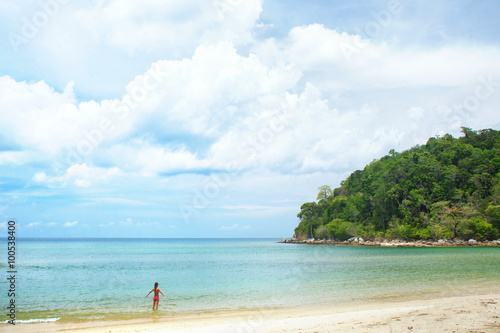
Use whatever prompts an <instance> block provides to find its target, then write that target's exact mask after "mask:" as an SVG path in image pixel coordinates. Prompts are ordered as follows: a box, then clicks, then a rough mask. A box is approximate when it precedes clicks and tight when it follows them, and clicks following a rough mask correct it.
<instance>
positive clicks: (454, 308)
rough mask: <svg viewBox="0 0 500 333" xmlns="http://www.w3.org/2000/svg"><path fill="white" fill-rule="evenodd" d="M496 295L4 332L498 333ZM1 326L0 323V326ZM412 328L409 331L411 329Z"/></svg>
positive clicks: (499, 302)
mask: <svg viewBox="0 0 500 333" xmlns="http://www.w3.org/2000/svg"><path fill="white" fill-rule="evenodd" d="M499 316H500V294H498V293H495V294H485V295H473V296H454V297H447V298H426V299H417V300H410V301H408V300H405V301H376V302H368V303H358V304H349V305H346V306H339V305H329V306H328V305H318V306H304V307H295V308H278V309H260V310H237V311H230V312H208V313H200V314H193V315H181V316H173V317H168V316H164V317H159V318H157V319H132V320H120V321H101V322H99V321H94V322H91V323H32V324H17V325H15V326H14V327H12V326H11V327H9V332H22V333H31V332H41V331H43V332H64V331H66V332H67V331H79V332H82V333H97V332H108V333H109V332H112V333H115V332H121V333H133V332H134V333H135V332H143V333H152V332H171V331H173V332H214V333H215V332H217V333H218V332H326V331H330V332H343V331H349V332H367V331H369V332H390V331H391V330H392V331H397V332H411V331H413V332H435V331H436V332H437V331H450V332H452V331H454V329H453V328H456V330H458V331H467V330H480V331H482V332H498V331H500V319H499ZM0 327H2V330H3V327H6V326H5V325H2V326H0ZM410 327H411V329H410Z"/></svg>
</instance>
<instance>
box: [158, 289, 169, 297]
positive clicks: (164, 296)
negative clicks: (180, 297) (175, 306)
mask: <svg viewBox="0 0 500 333" xmlns="http://www.w3.org/2000/svg"><path fill="white" fill-rule="evenodd" d="M158 291H159V292H161V294H162V295H163V297H165V294H164V293H163V292H162V291H161V290H160V289H158ZM165 299H167V298H166V297H165Z"/></svg>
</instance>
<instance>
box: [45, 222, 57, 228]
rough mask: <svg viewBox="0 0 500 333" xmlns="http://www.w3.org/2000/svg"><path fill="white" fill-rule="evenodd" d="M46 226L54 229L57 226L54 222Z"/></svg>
mask: <svg viewBox="0 0 500 333" xmlns="http://www.w3.org/2000/svg"><path fill="white" fill-rule="evenodd" d="M46 225H47V227H55V226H56V225H57V223H56V222H49V223H47V224H46Z"/></svg>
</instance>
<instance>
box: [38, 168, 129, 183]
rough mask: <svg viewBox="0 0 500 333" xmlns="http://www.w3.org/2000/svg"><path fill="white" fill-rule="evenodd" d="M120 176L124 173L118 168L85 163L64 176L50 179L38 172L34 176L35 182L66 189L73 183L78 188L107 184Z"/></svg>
mask: <svg viewBox="0 0 500 333" xmlns="http://www.w3.org/2000/svg"><path fill="white" fill-rule="evenodd" d="M120 175H122V172H121V171H120V169H118V168H117V167H112V168H108V169H106V168H99V167H89V166H87V165H86V164H85V163H83V164H75V165H73V166H71V167H69V168H68V169H67V170H66V172H65V173H64V174H63V175H62V176H55V177H50V176H47V175H46V174H45V172H43V171H40V172H37V173H36V174H35V175H34V176H33V180H34V181H35V182H37V183H42V184H46V185H47V186H50V187H57V186H62V187H64V186H67V185H68V184H71V183H72V184H74V185H76V186H78V187H88V186H90V185H92V183H93V182H100V183H105V182H107V181H109V180H110V179H113V178H115V177H118V176H120Z"/></svg>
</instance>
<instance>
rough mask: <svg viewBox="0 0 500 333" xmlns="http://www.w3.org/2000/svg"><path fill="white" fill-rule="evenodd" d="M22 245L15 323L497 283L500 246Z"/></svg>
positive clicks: (2, 287) (292, 304)
mask: <svg viewBox="0 0 500 333" xmlns="http://www.w3.org/2000/svg"><path fill="white" fill-rule="evenodd" d="M0 245H2V248H4V249H6V244H5V243H4V242H2V243H0ZM3 245H5V246H3ZM16 247H17V252H16V266H15V269H16V274H15V278H16V279H15V294H16V295H15V304H16V316H17V318H16V319H17V322H18V323H22V322H25V323H34V322H61V323H63V322H86V321H95V320H121V319H137V318H149V317H158V316H160V317H174V316H179V315H189V314H201V313H219V312H226V311H229V312H230V311H240V310H261V311H265V310H267V309H276V308H297V307H302V306H316V305H322V306H323V305H324V306H329V305H331V306H335V307H341V306H344V305H349V304H359V303H367V302H380V301H403V300H412V299H423V298H437V297H461V296H466V295H477V294H481V295H483V294H493V293H499V292H500V248H499V247H440V248H385V247H364V246H328V245H307V244H283V243H278V239H66V238H65V239H19V240H17V243H16ZM4 252H5V258H4V260H2V261H1V263H0V268H1V271H2V272H4V278H2V279H1V280H0V291H1V296H0V300H2V308H3V309H4V312H5V313H6V312H7V311H6V307H7V305H8V304H9V301H10V299H11V297H8V293H7V291H8V289H9V288H10V282H9V281H8V280H7V278H8V277H9V276H8V273H7V271H9V267H7V251H6V250H5V251H4ZM0 255H1V252H0ZM6 277H7V278H6ZM155 282H158V283H159V287H160V289H161V290H162V291H163V293H164V294H165V296H166V300H165V299H164V298H163V297H162V296H161V295H160V296H161V297H160V304H159V310H158V311H152V303H153V295H152V294H151V295H149V297H146V295H147V294H148V292H149V291H150V290H151V289H153V286H154V283H155ZM6 319H8V318H7V316H6V314H4V319H3V320H6ZM3 320H2V322H4V321H3ZM4 323H5V322H4ZM2 325H3V324H2ZM6 325H8V324H6Z"/></svg>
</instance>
